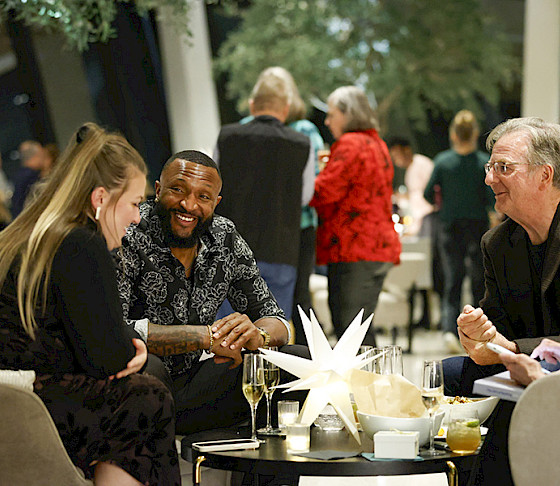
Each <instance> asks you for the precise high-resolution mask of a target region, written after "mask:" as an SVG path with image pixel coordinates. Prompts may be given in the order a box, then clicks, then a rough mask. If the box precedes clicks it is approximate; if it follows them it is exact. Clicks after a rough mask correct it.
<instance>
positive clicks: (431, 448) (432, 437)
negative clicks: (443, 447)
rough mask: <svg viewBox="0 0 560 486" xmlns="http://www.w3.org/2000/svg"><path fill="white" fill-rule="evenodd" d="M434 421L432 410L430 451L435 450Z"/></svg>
mask: <svg viewBox="0 0 560 486" xmlns="http://www.w3.org/2000/svg"><path fill="white" fill-rule="evenodd" d="M434 422H435V417H434V414H433V412H432V413H430V451H433V450H435V448H434Z"/></svg>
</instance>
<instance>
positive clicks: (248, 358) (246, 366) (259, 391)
mask: <svg viewBox="0 0 560 486" xmlns="http://www.w3.org/2000/svg"><path fill="white" fill-rule="evenodd" d="M242 389H243V395H245V398H246V399H247V401H248V402H249V406H250V407H251V439H254V440H257V431H256V415H257V405H258V403H259V401H260V399H261V397H262V396H263V393H264V368H263V356H262V355H261V354H246V355H245V356H243V384H242Z"/></svg>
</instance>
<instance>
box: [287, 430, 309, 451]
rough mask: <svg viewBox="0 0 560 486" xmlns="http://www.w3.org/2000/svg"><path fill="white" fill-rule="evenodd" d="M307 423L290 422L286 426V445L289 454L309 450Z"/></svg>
mask: <svg viewBox="0 0 560 486" xmlns="http://www.w3.org/2000/svg"><path fill="white" fill-rule="evenodd" d="M310 442H311V441H310V427H309V424H300V423H296V424H290V425H287V426H286V447H287V449H288V452H289V453H290V454H293V453H296V452H309V444H310Z"/></svg>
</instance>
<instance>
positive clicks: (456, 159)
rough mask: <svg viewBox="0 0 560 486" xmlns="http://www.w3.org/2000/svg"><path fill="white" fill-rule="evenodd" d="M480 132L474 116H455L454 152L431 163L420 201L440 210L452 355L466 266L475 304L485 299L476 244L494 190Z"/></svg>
mask: <svg viewBox="0 0 560 486" xmlns="http://www.w3.org/2000/svg"><path fill="white" fill-rule="evenodd" d="M479 133H480V131H479V128H478V124H477V121H476V119H475V117H474V114H473V113H472V112H470V111H468V110H462V111H460V112H459V113H457V114H456V115H455V118H454V119H453V122H452V124H451V127H450V133H449V138H450V141H451V145H452V148H451V149H450V150H446V151H444V152H441V153H440V154H438V155H437V156H436V157H435V158H434V171H433V172H432V176H431V178H430V180H429V181H428V184H427V186H426V189H425V191H424V198H425V199H426V200H427V201H428V202H429V203H431V204H435V205H436V206H437V207H438V208H439V219H440V234H439V235H438V247H439V251H440V254H441V260H442V267H443V277H444V284H443V286H444V287H443V297H442V305H441V325H442V328H443V331H444V333H445V334H444V338H445V341H446V343H447V344H448V347H449V349H450V351H460V350H461V351H462V348H461V347H460V345H459V341H458V338H457V323H456V320H457V316H458V315H459V313H460V306H461V294H462V286H463V280H464V278H465V275H466V268H467V266H466V265H465V263H466V261H469V265H468V269H469V276H470V280H471V290H472V295H473V301H474V302H477V303H478V302H479V301H480V300H481V299H482V297H483V296H484V268H483V264H482V252H481V250H480V239H481V238H482V235H483V234H484V233H485V232H486V231H487V230H488V229H489V217H488V213H489V211H490V210H491V208H492V205H493V203H494V197H493V193H492V190H491V189H490V187H489V186H487V185H486V184H485V183H484V177H485V172H484V164H485V163H487V162H488V159H489V156H488V154H487V153H485V152H482V151H480V150H478V149H477V144H478V136H479Z"/></svg>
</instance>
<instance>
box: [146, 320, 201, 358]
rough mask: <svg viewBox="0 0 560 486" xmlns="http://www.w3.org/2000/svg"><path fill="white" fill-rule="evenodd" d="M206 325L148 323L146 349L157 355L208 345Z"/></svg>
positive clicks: (167, 354) (182, 351)
mask: <svg viewBox="0 0 560 486" xmlns="http://www.w3.org/2000/svg"><path fill="white" fill-rule="evenodd" d="M208 341H209V337H208V330H207V329H206V326H160V325H158V324H152V323H150V324H149V327H148V351H149V352H150V353H153V354H156V355H158V356H169V355H172V354H183V353H187V352H189V351H196V350H197V349H206V348H207V347H208V346H209V344H210V343H209V342H208Z"/></svg>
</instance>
